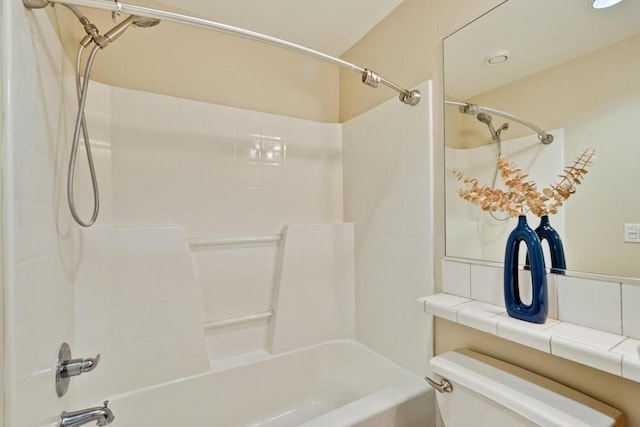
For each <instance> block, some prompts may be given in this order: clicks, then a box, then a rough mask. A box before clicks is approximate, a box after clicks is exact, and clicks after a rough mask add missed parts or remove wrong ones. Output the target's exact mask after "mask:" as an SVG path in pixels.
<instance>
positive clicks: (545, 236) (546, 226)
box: [524, 215, 567, 274]
mask: <svg viewBox="0 0 640 427" xmlns="http://www.w3.org/2000/svg"><path fill="white" fill-rule="evenodd" d="M535 232H536V234H537V235H538V238H539V239H540V242H541V243H542V242H543V241H544V240H546V241H547V243H548V244H549V254H550V255H551V269H550V271H551V272H552V273H554V274H564V272H565V270H566V269H567V262H566V260H565V257H564V246H562V240H561V239H560V235H559V234H558V232H557V231H556V230H555V229H554V228H553V227H552V226H551V224H550V223H549V215H543V216H541V217H540V225H539V226H538V228H536V229H535ZM524 268H525V269H527V270H528V269H529V255H528V254H527V259H526V262H525V267H524Z"/></svg>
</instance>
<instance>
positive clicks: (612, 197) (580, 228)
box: [444, 0, 640, 282]
mask: <svg viewBox="0 0 640 427" xmlns="http://www.w3.org/2000/svg"><path fill="white" fill-rule="evenodd" d="M592 3H593V0H562V1H557V0H508V1H506V2H504V3H502V4H501V5H500V6H498V7H496V8H495V9H493V10H492V11H490V12H489V13H487V14H485V15H484V16H482V17H480V18H479V19H477V20H475V21H473V22H472V23H470V24H469V25H467V26H465V27H464V28H462V29H460V30H458V31H457V32H455V33H453V34H452V35H450V36H449V37H447V38H446V39H445V41H444V56H445V57H444V59H445V61H444V63H445V70H444V76H445V77H444V79H445V80H444V87H445V90H444V92H445V100H446V101H449V103H447V104H446V105H445V145H446V155H445V157H446V159H445V161H446V167H445V169H446V172H445V173H446V178H445V181H446V254H447V256H449V257H457V258H465V259H472V260H480V261H492V262H502V261H503V260H504V248H505V242H506V239H507V237H508V235H509V233H510V231H511V230H513V228H514V227H515V224H516V219H514V218H511V219H508V218H507V219H505V215H504V214H502V213H494V214H493V215H491V214H490V213H487V212H483V211H482V210H481V209H480V208H479V207H477V206H474V205H472V204H470V203H468V202H466V201H464V200H462V199H460V198H459V197H458V196H457V194H456V190H457V189H458V188H459V187H460V186H461V185H462V184H461V183H460V182H458V181H457V180H456V178H455V177H454V176H453V175H452V174H451V173H450V172H449V171H450V170H451V169H452V168H454V167H457V168H459V169H461V170H462V171H464V172H465V173H466V174H468V175H472V176H474V177H476V178H478V179H479V180H480V183H482V184H486V185H495V186H502V182H501V178H500V176H497V178H496V177H495V173H496V159H497V155H498V144H496V142H495V141H494V139H495V136H496V135H495V132H497V131H499V129H501V128H503V126H502V125H503V124H504V123H508V128H507V129H504V128H503V129H502V130H501V131H499V132H500V135H499V138H500V140H501V144H500V145H501V150H502V152H503V154H504V155H505V156H506V157H507V158H508V159H509V160H513V161H515V162H516V163H517V164H518V165H519V166H520V167H521V168H522V169H523V170H525V171H526V172H527V173H529V175H530V177H531V178H532V179H533V180H535V182H536V183H537V185H538V188H539V189H541V188H543V187H546V186H547V185H549V184H552V183H554V182H556V181H557V180H558V177H557V175H558V174H559V173H561V172H562V169H563V167H564V166H565V165H569V164H571V163H572V161H573V159H574V158H575V156H577V155H578V154H579V153H580V151H581V150H582V149H583V148H586V147H591V148H595V149H596V157H595V160H594V162H593V165H592V166H591V168H590V169H589V173H588V174H587V175H586V177H585V179H584V182H583V183H582V184H581V185H579V186H578V188H577V192H576V193H575V194H574V195H573V196H571V197H570V198H569V200H568V201H567V202H566V204H565V205H564V206H563V207H562V208H561V209H560V211H559V213H558V214H556V215H552V216H551V217H550V219H551V224H552V225H553V226H554V228H556V229H557V230H558V231H559V233H560V235H561V236H562V240H563V242H564V247H565V253H566V261H567V270H569V271H574V272H583V273H596V274H602V275H613V276H621V277H626V278H629V280H627V281H629V282H637V280H635V279H638V278H640V243H633V242H625V238H627V239H629V238H630V237H633V236H631V235H630V233H625V224H640V1H637V0H624V1H622V2H620V3H618V4H616V5H614V6H612V7H609V8H604V9H596V8H594V7H593V6H592ZM451 102H454V103H455V102H457V103H471V104H476V105H481V106H486V107H490V108H493V109H496V110H500V111H503V112H507V113H509V114H513V115H516V116H518V117H520V118H523V119H525V120H526V121H528V122H531V124H534V125H535V126H537V127H539V128H541V129H542V130H544V131H546V132H549V133H550V134H552V135H553V136H554V141H553V142H552V143H551V144H548V145H546V144H542V143H541V142H540V139H539V137H538V135H537V133H536V131H534V130H532V129H531V128H529V127H527V126H523V125H521V124H520V123H518V122H517V121H514V120H511V119H509V118H505V117H504V116H500V115H497V114H492V113H491V112H490V111H489V112H488V116H480V117H478V116H477V112H473V111H471V113H473V114H464V113H463V112H460V110H459V105H455V104H451ZM463 109H464V107H463ZM489 120H491V125H492V127H493V130H494V132H493V133H492V132H490V130H489V125H488V122H489ZM529 222H530V224H533V226H534V227H533V228H535V226H537V224H538V223H539V220H538V219H536V218H535V217H533V216H531V218H530V221H529ZM637 232H638V233H640V225H638V230H637ZM631 234H632V233H631ZM637 240H639V241H640V236H639V238H638V239H637ZM633 278H635V279H633Z"/></svg>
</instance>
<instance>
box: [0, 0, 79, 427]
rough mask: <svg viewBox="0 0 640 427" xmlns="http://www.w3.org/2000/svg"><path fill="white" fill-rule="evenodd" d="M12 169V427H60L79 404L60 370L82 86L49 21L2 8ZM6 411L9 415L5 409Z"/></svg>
mask: <svg viewBox="0 0 640 427" xmlns="http://www.w3.org/2000/svg"><path fill="white" fill-rule="evenodd" d="M0 27H1V28H2V37H0V38H1V42H2V73H1V74H2V97H1V98H2V112H3V115H2V150H3V153H2V157H3V159H2V162H3V164H2V169H3V171H2V172H3V195H2V197H3V203H2V210H3V244H4V247H3V257H4V272H3V273H4V291H5V309H6V311H5V316H6V327H5V331H6V335H5V343H4V344H5V345H4V352H5V369H4V373H5V393H6V394H5V399H6V400H5V402H4V403H5V406H4V413H3V414H2V417H4V421H5V425H6V426H7V427H8V426H40V425H49V424H51V425H53V424H54V423H55V421H56V419H57V417H58V416H59V414H60V412H61V411H63V410H64V409H65V408H71V407H73V406H74V403H73V399H72V396H65V397H64V398H62V399H58V398H57V397H56V395H55V392H54V391H53V382H52V378H53V375H54V374H53V369H54V366H55V359H56V356H57V353H58V348H59V346H60V344H61V343H62V342H63V341H65V340H69V339H72V338H73V335H74V320H73V307H74V296H73V293H74V289H73V274H74V269H75V265H76V264H77V261H78V256H79V254H80V247H79V240H78V236H79V234H78V232H77V230H76V229H75V228H74V227H73V226H72V224H71V222H72V221H71V219H70V217H69V216H68V215H67V214H66V212H65V209H66V206H65V200H64V196H63V195H64V190H63V188H64V184H63V180H62V178H63V176H64V164H65V161H66V158H67V153H68V145H67V144H66V143H67V142H68V141H69V135H70V122H71V120H72V109H73V100H74V99H75V87H74V85H73V80H72V79H71V78H70V76H71V73H72V71H71V70H72V68H71V65H70V63H69V62H68V60H67V58H66V55H65V54H64V51H63V49H62V46H61V45H60V43H59V41H58V38H57V36H56V34H55V32H54V31H53V28H52V27H51V24H50V22H49V20H48V18H47V16H46V15H45V14H40V13H39V14H32V13H31V12H29V11H27V10H26V9H25V8H24V7H23V5H22V3H21V2H14V1H8V0H4V1H3V2H2V24H1V25H0ZM1 409H2V408H1V407H0V412H2V411H1Z"/></svg>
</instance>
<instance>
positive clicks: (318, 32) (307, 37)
mask: <svg viewBox="0 0 640 427" xmlns="http://www.w3.org/2000/svg"><path fill="white" fill-rule="evenodd" d="M402 2H403V0H233V1H204V0H158V1H156V3H157V4H164V5H165V6H166V7H167V8H168V9H173V10H176V9H180V10H182V11H184V12H185V13H188V14H191V15H195V16H198V17H201V18H206V19H210V20H212V21H217V22H221V23H224V24H229V25H233V26H237V27H242V28H245V29H248V30H252V31H257V32H260V33H264V34H268V35H271V36H275V37H279V38H283V39H286V40H289V41H292V42H295V43H298V44H301V45H303V46H307V47H310V48H313V49H316V50H320V51H322V52H325V53H328V54H330V55H334V56H341V55H342V54H343V53H344V52H345V51H347V50H348V49H349V48H350V47H351V46H353V45H354V44H355V43H356V42H357V41H358V40H360V39H361V38H362V36H364V35H365V34H366V33H367V32H368V31H369V30H371V28H373V27H374V26H375V25H376V24H378V23H379V22H380V21H382V20H383V19H384V17H385V16H387V15H388V14H389V13H390V12H391V11H392V10H393V9H395V8H396V7H397V6H398V5H399V4H400V3H402Z"/></svg>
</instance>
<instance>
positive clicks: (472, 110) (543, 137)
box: [444, 101, 553, 144]
mask: <svg viewBox="0 0 640 427" xmlns="http://www.w3.org/2000/svg"><path fill="white" fill-rule="evenodd" d="M444 103H445V104H448V105H457V106H458V107H460V108H459V109H458V110H459V111H460V112H461V113H462V114H472V115H475V114H478V113H480V112H485V113H492V114H495V115H497V116H501V117H504V118H505V119H509V120H513V121H514V122H518V123H520V124H521V125H525V126H526V127H528V128H530V129H533V130H534V131H536V132H537V133H538V139H539V140H540V142H542V143H543V144H551V143H552V142H553V135H551V134H550V133H547V132H545V131H544V130H542V129H540V128H539V127H538V126H536V125H534V124H533V123H531V122H529V121H527V120H525V119H523V118H521V117H518V116H514V115H513V114H510V113H505V112H504V111H500V110H496V109H494V108H489V107H485V106H483V105H478V104H470V103H468V102H456V101H444Z"/></svg>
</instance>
